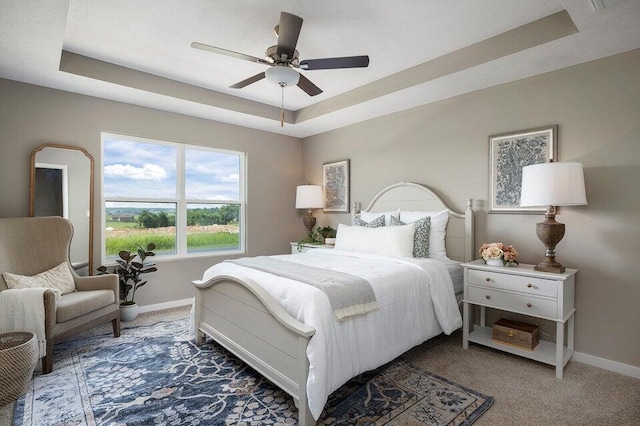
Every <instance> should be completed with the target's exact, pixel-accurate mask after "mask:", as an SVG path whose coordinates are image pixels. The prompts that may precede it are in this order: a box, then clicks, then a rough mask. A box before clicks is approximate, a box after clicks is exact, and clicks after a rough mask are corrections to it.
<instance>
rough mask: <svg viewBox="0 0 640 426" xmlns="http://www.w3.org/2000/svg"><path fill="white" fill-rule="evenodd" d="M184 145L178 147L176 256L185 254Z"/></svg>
mask: <svg viewBox="0 0 640 426" xmlns="http://www.w3.org/2000/svg"><path fill="white" fill-rule="evenodd" d="M184 151H185V150H184V146H179V147H178V158H177V159H176V161H177V162H178V164H177V168H176V169H177V176H176V185H177V186H178V187H177V193H178V202H177V204H178V205H177V206H176V207H177V216H178V217H177V218H176V251H177V253H178V256H184V255H186V254H187V202H186V201H185V180H186V179H185V172H186V170H185V152H184Z"/></svg>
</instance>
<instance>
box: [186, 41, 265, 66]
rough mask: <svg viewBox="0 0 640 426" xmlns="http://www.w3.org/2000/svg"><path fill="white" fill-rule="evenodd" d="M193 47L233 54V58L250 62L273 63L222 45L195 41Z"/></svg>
mask: <svg viewBox="0 0 640 426" xmlns="http://www.w3.org/2000/svg"><path fill="white" fill-rule="evenodd" d="M191 47H193V48H194V49H200V50H206V51H207V52H213V53H218V54H220V55H225V56H231V57H232V58H237V59H244V60H245V61H249V62H257V63H259V64H267V65H271V63H270V62H269V61H267V60H265V59H262V58H258V57H255V56H251V55H245V54H244V53H240V52H234V51H233V50H227V49H223V48H221V47H215V46H209V45H208V44H204V43H198V42H197V41H194V42H193V43H191Z"/></svg>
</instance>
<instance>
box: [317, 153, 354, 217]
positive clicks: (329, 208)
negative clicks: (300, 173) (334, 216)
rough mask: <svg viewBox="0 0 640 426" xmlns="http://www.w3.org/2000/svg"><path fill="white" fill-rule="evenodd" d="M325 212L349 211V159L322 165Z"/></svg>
mask: <svg viewBox="0 0 640 426" xmlns="http://www.w3.org/2000/svg"><path fill="white" fill-rule="evenodd" d="M322 193H323V197H324V204H323V207H322V211H323V213H349V160H340V161H332V162H330V163H324V164H323V165H322Z"/></svg>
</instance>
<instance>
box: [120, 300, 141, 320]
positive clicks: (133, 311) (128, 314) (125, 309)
mask: <svg viewBox="0 0 640 426" xmlns="http://www.w3.org/2000/svg"><path fill="white" fill-rule="evenodd" d="M139 311H140V307H139V306H138V304H137V303H134V304H132V305H120V320H121V321H133V320H134V319H136V317H137V316H138V313H139Z"/></svg>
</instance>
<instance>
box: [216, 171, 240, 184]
mask: <svg viewBox="0 0 640 426" xmlns="http://www.w3.org/2000/svg"><path fill="white" fill-rule="evenodd" d="M220 181H222V182H239V181H240V175H239V174H238V173H233V174H231V175H229V176H221V177H220Z"/></svg>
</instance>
